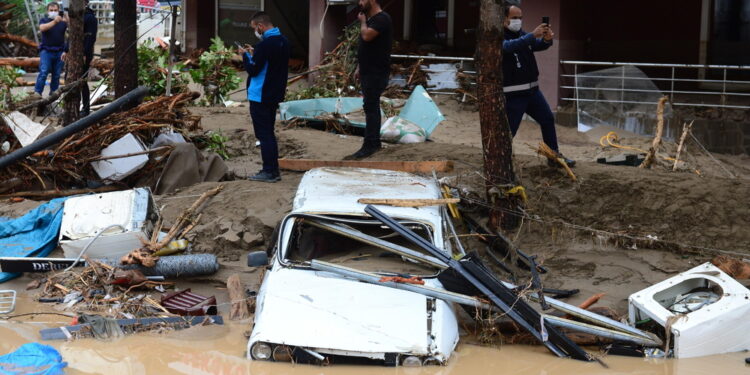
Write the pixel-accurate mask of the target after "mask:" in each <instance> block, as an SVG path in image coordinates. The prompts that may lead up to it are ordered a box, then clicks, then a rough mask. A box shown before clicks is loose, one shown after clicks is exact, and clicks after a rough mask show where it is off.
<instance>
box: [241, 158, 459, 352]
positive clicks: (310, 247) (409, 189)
mask: <svg viewBox="0 0 750 375" xmlns="http://www.w3.org/2000/svg"><path fill="white" fill-rule="evenodd" d="M360 198H375V199H388V198H399V199H436V198H440V191H439V188H438V186H437V183H436V182H435V181H434V180H430V179H427V178H423V177H418V176H415V175H411V174H408V173H402V172H393V171H384V170H372V169H349V168H341V169H339V168H319V169H314V170H311V171H309V172H307V173H306V174H305V176H304V177H303V178H302V180H301V182H300V185H299V189H298V191H297V195H296V196H295V199H294V204H293V210H292V212H291V213H290V214H289V215H288V216H287V217H285V218H284V220H283V221H282V222H281V225H280V227H279V228H280V229H279V231H278V240H277V243H276V246H275V247H274V252H273V254H271V259H270V261H268V260H267V259H264V257H265V254H264V253H260V254H258V253H252V254H250V257H249V258H248V263H249V264H250V265H255V266H257V265H262V264H264V263H267V264H268V270H267V271H266V273H265V275H264V278H263V283H262V285H261V287H260V290H259V292H258V296H257V304H256V306H257V307H256V312H255V325H254V328H253V331H252V335H251V336H250V339H249V341H248V345H247V357H248V358H249V359H252V360H272V361H290V362H291V361H294V362H313V363H379V364H383V365H387V366H397V365H405V366H421V365H427V364H444V363H445V362H446V361H447V360H448V359H449V358H450V356H451V353H452V352H453V351H454V349H455V347H456V344H457V343H458V339H459V335H458V324H457V319H456V314H455V310H454V306H453V305H452V304H449V303H446V302H445V301H443V300H440V299H435V298H431V297H427V296H425V295H422V294H417V293H413V292H410V291H405V290H399V289H393V288H388V287H385V286H381V285H377V280H376V281H375V282H373V283H366V282H360V281H357V280H355V279H354V278H349V277H345V276H341V273H340V272H335V273H334V272H326V271H322V270H320V269H321V268H319V267H322V266H326V267H329V268H333V269H336V270H344V271H346V270H351V271H352V272H358V273H359V274H361V275H365V274H366V275H371V276H373V277H375V276H377V277H389V276H396V277H403V278H407V279H409V278H412V277H418V278H421V279H422V280H423V281H424V282H425V286H428V287H433V288H436V289H440V290H443V286H442V285H441V284H440V282H439V281H438V280H437V278H436V276H437V274H438V272H439V271H440V264H441V263H440V262H439V261H437V259H435V258H434V257H432V256H430V255H429V254H427V253H425V252H424V251H423V250H420V249H419V248H418V247H416V246H414V245H412V244H411V243H409V242H408V241H407V240H405V239H403V238H402V237H401V236H400V235H398V234H397V233H395V232H393V231H392V230H391V229H389V228H388V227H386V226H384V225H383V224H382V223H381V222H379V221H377V220H375V219H373V218H372V217H370V216H368V215H367V214H365V213H364V208H365V205H364V204H360V203H358V200H359V199H360ZM379 207H381V209H382V210H383V211H384V212H385V213H387V214H388V215H389V216H391V217H393V218H394V219H396V220H398V221H399V222H400V223H401V224H403V225H405V226H407V227H408V228H410V229H411V230H412V231H414V232H415V233H417V234H419V235H420V236H422V237H423V238H424V239H426V240H428V241H430V242H431V243H433V244H434V245H435V246H437V247H438V248H439V249H444V251H445V252H446V253H447V254H450V245H449V243H448V240H447V239H446V236H445V234H444V230H445V228H444V224H445V222H444V220H445V218H444V216H443V215H442V214H441V210H440V209H439V207H437V206H430V207H421V208H407V207H390V206H379ZM251 263H254V264H251ZM314 267H315V268H314Z"/></svg>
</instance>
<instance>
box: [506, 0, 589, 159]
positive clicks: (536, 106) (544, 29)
mask: <svg viewBox="0 0 750 375" xmlns="http://www.w3.org/2000/svg"><path fill="white" fill-rule="evenodd" d="M522 20H523V12H522V11H521V8H519V7H517V6H515V5H513V6H510V7H506V8H505V25H504V26H505V30H504V34H503V35H504V37H505V39H504V41H503V93H504V94H505V108H506V111H507V113H508V123H509V124H510V130H511V132H512V133H513V136H515V135H516V132H517V131H518V127H519V126H520V125H521V119H522V118H523V115H524V114H528V115H529V116H531V118H533V119H534V120H535V121H536V122H537V123H539V126H540V127H541V129H542V139H543V140H544V143H546V144H547V146H549V148H551V149H552V150H553V151H554V152H555V153H556V154H557V156H558V158H562V159H563V160H564V161H565V163H567V164H568V166H570V167H573V166H574V165H575V161H573V160H570V159H568V158H566V157H565V156H563V155H562V154H561V153H560V150H559V147H558V144H557V132H556V131H555V116H554V115H553V114H552V110H550V107H549V104H547V100H546V99H545V98H544V95H543V94H542V92H541V90H539V81H538V78H539V68H538V67H537V64H536V58H535V57H534V53H535V52H539V51H544V50H546V49H547V48H549V47H551V46H552V40H553V38H554V36H555V33H554V32H553V31H552V27H551V25H550V24H549V17H543V18H542V23H541V24H539V25H538V26H537V27H535V28H534V30H533V31H532V32H530V33H527V32H525V31H523V30H522V29H521V26H522V22H523V21H522ZM550 165H551V166H557V165H558V164H557V163H553V162H552V161H551V160H550Z"/></svg>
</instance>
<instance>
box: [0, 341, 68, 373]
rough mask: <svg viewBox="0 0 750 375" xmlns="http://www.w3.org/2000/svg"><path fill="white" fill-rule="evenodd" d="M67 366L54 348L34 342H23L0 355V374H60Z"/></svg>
mask: <svg viewBox="0 0 750 375" xmlns="http://www.w3.org/2000/svg"><path fill="white" fill-rule="evenodd" d="M67 366H68V363H67V362H63V360H62V356H61V355H60V353H58V352H57V350H55V348H53V347H51V346H49V345H42V344H38V343H35V342H34V343H29V344H23V345H21V347H19V348H18V349H17V350H16V351H15V352H12V353H8V354H6V355H3V356H0V374H2V375H17V374H18V375H20V374H24V375H61V374H63V373H64V372H63V369H64V368H65V367H67Z"/></svg>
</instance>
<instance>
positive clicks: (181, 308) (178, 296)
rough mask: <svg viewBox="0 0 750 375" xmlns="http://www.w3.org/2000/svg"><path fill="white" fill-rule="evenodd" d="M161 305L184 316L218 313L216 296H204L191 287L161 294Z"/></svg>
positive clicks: (173, 312)
mask: <svg viewBox="0 0 750 375" xmlns="http://www.w3.org/2000/svg"><path fill="white" fill-rule="evenodd" d="M161 305H162V306H164V308H165V309H167V311H169V312H171V313H172V314H177V315H182V316H202V315H216V297H214V296H211V297H204V296H201V295H199V294H195V293H193V292H191V291H190V288H187V289H185V290H181V291H179V292H171V293H167V294H165V295H163V296H161Z"/></svg>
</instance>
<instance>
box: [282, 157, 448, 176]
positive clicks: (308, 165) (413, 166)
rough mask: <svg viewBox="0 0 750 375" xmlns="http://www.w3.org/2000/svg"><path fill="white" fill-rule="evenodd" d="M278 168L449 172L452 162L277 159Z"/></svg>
mask: <svg viewBox="0 0 750 375" xmlns="http://www.w3.org/2000/svg"><path fill="white" fill-rule="evenodd" d="M279 167H280V168H281V169H286V170H290V171H308V170H310V169H313V168H320V167H349V168H370V169H385V170H389V171H401V172H409V173H431V172H432V171H433V170H435V172H450V171H452V170H453V161H450V160H437V161H370V160H367V161H357V160H315V159H279Z"/></svg>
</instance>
